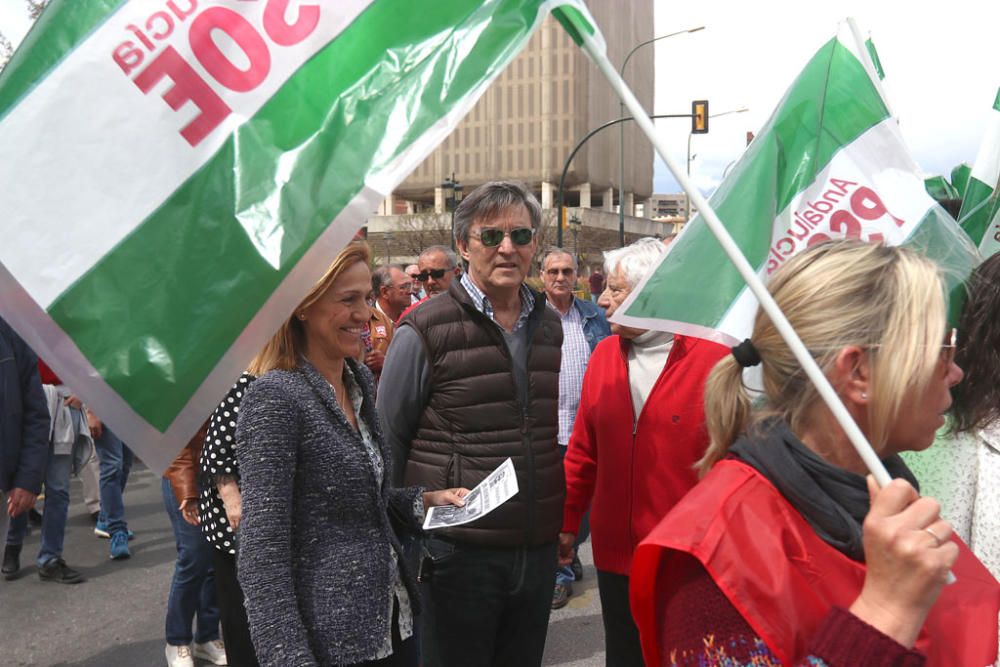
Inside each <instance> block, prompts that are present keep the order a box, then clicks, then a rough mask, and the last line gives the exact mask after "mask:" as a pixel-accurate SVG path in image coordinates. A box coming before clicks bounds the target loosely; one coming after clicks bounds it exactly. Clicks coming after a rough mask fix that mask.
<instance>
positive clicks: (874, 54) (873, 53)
mask: <svg viewBox="0 0 1000 667" xmlns="http://www.w3.org/2000/svg"><path fill="white" fill-rule="evenodd" d="M865 49H867V51H868V55H869V56H870V57H871V59H872V65H874V66H875V71H876V72H878V78H879V81H884V80H885V70H883V69H882V61H881V60H879V58H878V50H877V49H876V48H875V42H873V41H872V40H870V39H868V40H866V41H865Z"/></svg>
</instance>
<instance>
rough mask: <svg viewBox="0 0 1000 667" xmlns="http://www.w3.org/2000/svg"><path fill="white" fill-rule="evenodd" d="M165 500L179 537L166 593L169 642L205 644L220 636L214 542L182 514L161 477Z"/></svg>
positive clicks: (176, 643)
mask: <svg viewBox="0 0 1000 667" xmlns="http://www.w3.org/2000/svg"><path fill="white" fill-rule="evenodd" d="M162 484H163V504H164V505H165V506H166V508H167V514H168V515H169V516H170V524H171V525H172V526H173V528H174V539H175V540H176V541H177V563H176V564H175V565H174V578H173V579H172V580H171V582H170V595H169V597H167V621H166V635H167V643H168V644H170V645H171V646H187V645H188V644H190V643H191V640H192V639H193V640H194V641H196V642H198V643H199V644H204V643H205V642H210V641H213V640H216V639H218V638H219V608H218V607H217V606H216V604H215V571H214V570H213V569H212V545H210V544H209V543H208V542H206V541H205V538H204V537H202V535H201V529H200V528H199V527H198V526H192V525H191V524H189V523H188V522H187V521H185V520H184V517H183V516H182V515H181V511H180V509H178V503H177V499H176V498H175V497H174V492H173V490H171V488H170V482H168V481H167V480H166V479H164V480H162ZM195 615H197V617H198V632H197V634H195V635H193V636H192V634H191V624H192V622H193V621H194V618H195Z"/></svg>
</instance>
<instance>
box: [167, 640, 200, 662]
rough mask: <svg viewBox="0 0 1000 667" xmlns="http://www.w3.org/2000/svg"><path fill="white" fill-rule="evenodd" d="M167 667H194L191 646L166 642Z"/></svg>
mask: <svg viewBox="0 0 1000 667" xmlns="http://www.w3.org/2000/svg"><path fill="white" fill-rule="evenodd" d="M167 667H194V658H192V657H191V647H190V646H171V645H170V644H167Z"/></svg>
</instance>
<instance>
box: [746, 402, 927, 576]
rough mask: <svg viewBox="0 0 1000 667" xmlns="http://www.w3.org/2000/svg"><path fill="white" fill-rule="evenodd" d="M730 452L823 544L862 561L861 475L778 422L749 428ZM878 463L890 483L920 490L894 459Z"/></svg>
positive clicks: (864, 505)
mask: <svg viewBox="0 0 1000 667" xmlns="http://www.w3.org/2000/svg"><path fill="white" fill-rule="evenodd" d="M729 451H730V452H731V453H732V454H734V455H735V456H737V457H739V458H740V459H741V460H742V461H744V462H745V463H747V464H748V465H750V466H752V467H753V468H755V469H756V470H757V472H759V473H760V474H762V475H763V476H764V477H766V478H767V479H768V480H769V481H770V482H771V483H772V484H774V486H775V487H776V488H777V489H778V491H779V492H781V495H783V496H784V497H785V499H786V500H787V501H788V502H789V503H791V504H792V506H793V507H794V508H795V509H796V510H798V511H799V513H800V514H801V515H802V517H803V518H804V519H805V520H806V521H807V522H808V523H809V525H810V526H812V528H813V530H815V531H816V534H817V535H819V536H820V537H821V538H822V539H823V541H824V542H826V543H827V544H829V545H830V546H832V547H833V548H835V549H836V550H837V551H840V552H841V553H842V554H844V555H845V556H847V557H849V558H851V559H853V560H855V561H858V562H864V559H865V552H864V547H863V546H862V542H861V524H862V523H863V522H864V519H865V515H866V514H868V505H869V499H868V486H867V484H866V483H865V478H864V477H863V476H862V475H858V474H856V473H853V472H849V471H847V470H844V469H843V468H838V467H837V466H835V465H832V464H830V463H827V462H826V461H824V460H823V459H822V458H820V457H819V456H818V455H816V454H815V453H814V452H813V451H812V450H810V449H809V448H808V447H806V446H805V445H803V444H802V442H801V441H799V439H798V438H797V437H796V436H795V434H793V433H792V432H791V430H790V429H789V428H788V425H787V424H786V423H785V422H784V421H783V420H780V419H769V420H767V421H765V422H764V423H762V424H760V425H758V426H756V427H754V428H752V429H751V431H750V433H749V434H747V435H744V436H742V437H741V438H740V439H739V440H737V441H736V442H735V443H734V444H733V446H732V447H731V448H730V450H729ZM882 463H884V464H885V467H886V469H887V470H888V471H889V474H890V475H891V476H892V477H893V478H895V477H902V478H903V479H905V480H906V481H908V482H909V483H910V484H912V485H913V487H914V488H917V489H919V487H918V485H917V479H916V477H914V476H913V473H912V472H910V469H909V468H907V467H906V464H905V463H903V459H901V458H900V457H899V456H898V455H893V456H890V457H888V458H886V459H884V460H883V461H882Z"/></svg>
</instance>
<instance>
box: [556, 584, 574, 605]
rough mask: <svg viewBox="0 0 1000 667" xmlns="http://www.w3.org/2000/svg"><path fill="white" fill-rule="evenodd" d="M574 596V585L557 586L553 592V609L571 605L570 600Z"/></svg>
mask: <svg viewBox="0 0 1000 667" xmlns="http://www.w3.org/2000/svg"><path fill="white" fill-rule="evenodd" d="M571 595H573V584H571V583H569V582H567V583H565V584H556V587H555V589H554V590H553V591H552V608H553V609H562V608H563V607H565V606H566V605H567V604H569V598H570V596H571Z"/></svg>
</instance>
